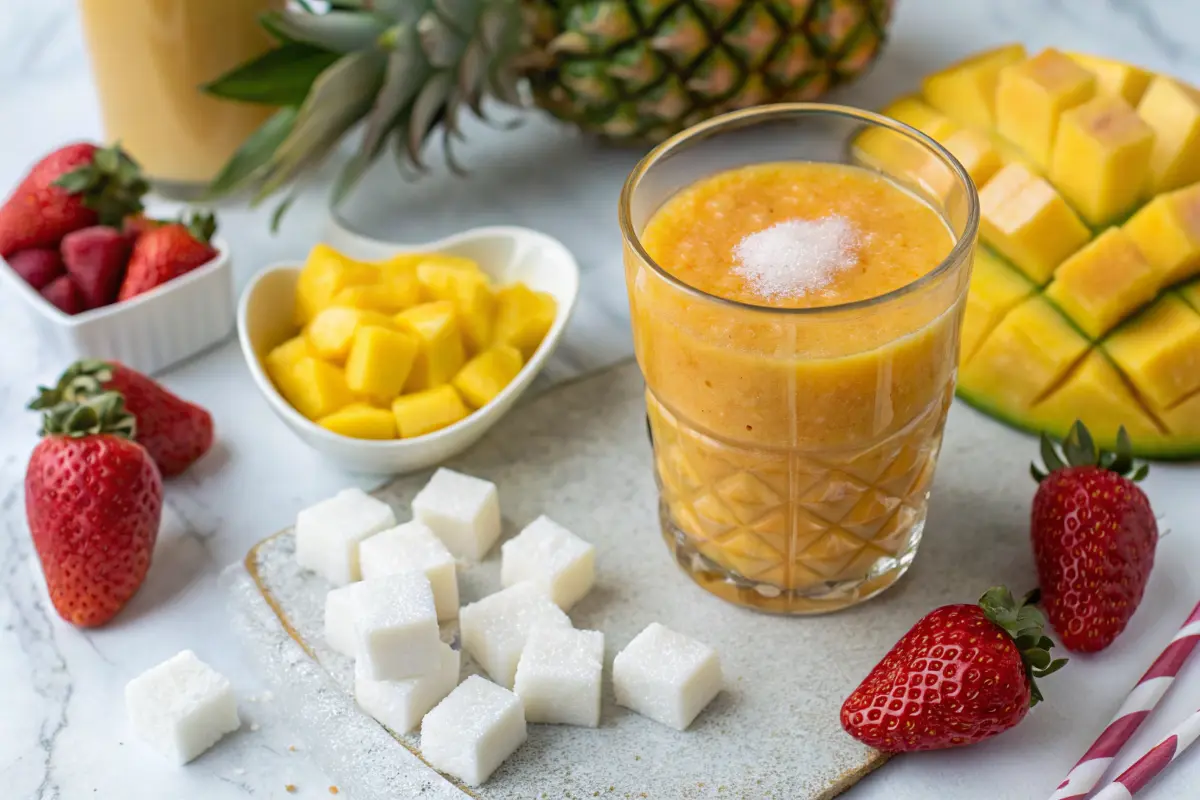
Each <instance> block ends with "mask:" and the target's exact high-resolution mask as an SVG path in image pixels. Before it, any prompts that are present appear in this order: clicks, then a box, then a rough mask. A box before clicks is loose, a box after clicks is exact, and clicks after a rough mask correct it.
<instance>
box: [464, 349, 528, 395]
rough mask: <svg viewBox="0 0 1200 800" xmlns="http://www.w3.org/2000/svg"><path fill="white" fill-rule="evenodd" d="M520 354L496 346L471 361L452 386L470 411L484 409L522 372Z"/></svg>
mask: <svg viewBox="0 0 1200 800" xmlns="http://www.w3.org/2000/svg"><path fill="white" fill-rule="evenodd" d="M522 363H523V361H522V359H521V352H520V351H519V350H517V349H516V348H515V347H511V346H509V345H506V344H498V345H496V346H495V347H492V348H490V349H488V350H484V351H483V352H482V353H480V354H479V355H477V356H475V357H474V358H472V359H471V360H470V361H468V362H467V363H466V364H464V365H463V368H462V369H460V370H459V371H458V374H457V375H455V376H454V380H452V381H451V383H452V384H453V385H454V388H455V389H458V393H459V394H461V395H462V396H463V399H464V400H466V401H467V405H469V406H470V407H471V408H483V407H484V406H485V405H487V404H488V403H490V402H492V400H494V399H495V397H496V395H498V394H500V392H502V391H503V390H504V387H505V386H508V384H510V383H512V379H513V378H515V377H517V373H518V372H520V371H521V364H522Z"/></svg>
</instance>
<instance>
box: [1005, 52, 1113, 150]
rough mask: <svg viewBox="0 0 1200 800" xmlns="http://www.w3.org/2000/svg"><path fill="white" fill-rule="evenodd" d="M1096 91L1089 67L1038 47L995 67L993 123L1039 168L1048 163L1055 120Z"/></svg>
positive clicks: (1056, 128)
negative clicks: (1029, 55) (1018, 60)
mask: <svg viewBox="0 0 1200 800" xmlns="http://www.w3.org/2000/svg"><path fill="white" fill-rule="evenodd" d="M1095 92H1096V79H1095V77H1093V75H1092V73H1090V72H1088V71H1087V70H1086V69H1084V68H1083V67H1081V66H1079V65H1078V64H1076V63H1075V62H1074V61H1072V60H1071V59H1069V58H1067V56H1065V55H1063V54H1062V53H1060V52H1059V51H1057V50H1055V49H1053V48H1050V49H1047V50H1043V51H1042V52H1041V53H1038V54H1037V55H1036V56H1034V57H1033V58H1031V59H1029V60H1028V61H1023V62H1021V63H1019V64H1011V65H1009V66H1006V67H1005V68H1004V69H1002V70H1001V71H1000V78H999V82H998V83H997V84H996V129H997V130H998V131H999V132H1000V135H1001V136H1003V137H1004V138H1006V139H1008V140H1009V141H1010V142H1012V143H1013V144H1015V145H1017V146H1018V147H1020V148H1021V150H1023V151H1024V152H1025V153H1026V154H1027V155H1028V156H1029V157H1030V159H1032V160H1033V162H1034V163H1035V164H1037V165H1038V166H1039V167H1041V168H1042V169H1045V168H1047V167H1048V166H1049V164H1050V154H1051V150H1052V148H1053V147H1054V137H1055V134H1056V133H1057V132H1058V120H1059V117H1060V116H1061V115H1062V113H1063V112H1064V111H1066V110H1067V109H1069V108H1074V107H1075V106H1077V105H1079V104H1080V103H1085V102H1087V101H1088V100H1090V99H1091V98H1092V95H1094V94H1095Z"/></svg>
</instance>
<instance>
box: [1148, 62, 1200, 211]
mask: <svg viewBox="0 0 1200 800" xmlns="http://www.w3.org/2000/svg"><path fill="white" fill-rule="evenodd" d="M1137 112H1138V116H1140V117H1141V118H1142V119H1144V120H1145V121H1146V124H1147V125H1149V126H1150V127H1151V128H1153V129H1154V152H1153V154H1152V155H1151V156H1150V180H1149V183H1148V184H1147V186H1146V188H1147V194H1161V193H1163V192H1169V191H1171V190H1172V189H1178V188H1179V187H1181V186H1187V185H1188V184H1189V183H1195V182H1196V181H1198V180H1200V92H1198V91H1196V90H1195V89H1193V88H1192V87H1190V86H1187V85H1185V84H1183V83H1180V82H1179V81H1175V80H1172V79H1171V78H1165V77H1163V76H1162V75H1159V76H1157V77H1156V78H1155V79H1154V80H1153V81H1151V82H1150V88H1149V89H1147V90H1146V93H1145V94H1144V95H1142V101H1141V102H1140V103H1138V107H1137Z"/></svg>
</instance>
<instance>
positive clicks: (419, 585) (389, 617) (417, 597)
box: [354, 571, 442, 681]
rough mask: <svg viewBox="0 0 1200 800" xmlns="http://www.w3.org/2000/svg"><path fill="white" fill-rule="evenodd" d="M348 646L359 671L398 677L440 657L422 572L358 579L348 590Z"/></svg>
mask: <svg viewBox="0 0 1200 800" xmlns="http://www.w3.org/2000/svg"><path fill="white" fill-rule="evenodd" d="M354 605H355V621H356V623H357V624H356V625H355V636H356V639H357V642H356V645H357V646H356V647H355V651H354V655H355V658H357V659H358V660H359V661H360V662H361V663H362V667H363V671H364V674H365V675H366V676H367V677H368V678H370V679H371V680H376V681H400V680H404V679H405V678H414V677H417V676H419V675H424V674H425V673H427V672H430V671H432V670H433V669H435V668H436V667H437V665H438V662H439V660H440V658H441V650H440V646H441V644H442V640H441V638H439V635H438V623H437V610H436V608H435V607H434V604H433V589H432V588H430V586H429V579H428V578H426V577H425V574H424V573H422V572H416V571H413V572H399V573H397V574H395V575H386V576H384V577H382V578H375V579H373V580H369V581H363V583H362V586H361V588H360V589H359V590H358V591H357V592H356V593H355V595H354Z"/></svg>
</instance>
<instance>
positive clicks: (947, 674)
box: [842, 586, 1066, 753]
mask: <svg viewBox="0 0 1200 800" xmlns="http://www.w3.org/2000/svg"><path fill="white" fill-rule="evenodd" d="M1031 599H1032V598H1027V599H1026V602H1025V603H1021V604H1018V603H1017V602H1016V601H1015V600H1014V599H1013V596H1012V593H1011V592H1009V591H1008V589H1006V588H1004V587H1002V586H999V587H995V588H992V589H989V590H988V591H987V592H986V593H985V594H984V595H983V597H982V598H980V600H979V604H978V605H966V604H961V605H951V606H942V607H941V608H937V609H934V610H933V611H931V612H930V613H929V614H927V615H926V616H925V617H923V618H922V619H921V620H920V621H919V622H918V623H917V624H916V625H914V626H913V628H912V630H910V631H909V632H908V633H906V634H904V636H903V637H901V639H900V641H899V642H897V643H896V645H895V646H894V647H893V648H892V649H891V650H890V651H889V652H888V654H887V655H886V656H884V658H883V660H882V661H880V662H879V664H878V665H876V667H875V668H874V669H873V670H871V673H870V674H869V675H867V677H866V680H864V681H863V682H862V683H861V684H860V685H859V687H858V688H857V689H855V690H854V692H853V693H852V694H851V695H850V696H849V697H848V698H847V699H846V702H845V703H843V704H842V727H843V728H845V729H846V732H847V733H849V734H850V735H851V736H853V737H854V738H855V739H858V740H859V741H860V742H862V743H864V744H866V745H867V746H869V747H874V748H875V749H877V750H882V751H884V752H886V753H903V752H909V751H914V750H940V749H943V748H947V747H960V746H963V745H968V744H974V743H975V742H979V741H982V740H983V739H987V738H988V737H990V736H995V735H996V734H997V733H1001V732H1003V731H1006V730H1008V729H1009V728H1011V727H1013V726H1014V725H1016V724H1017V723H1018V722H1020V721H1021V720H1022V719H1024V718H1025V715H1026V714H1027V713H1029V709H1030V708H1031V707H1032V706H1034V705H1036V704H1037V703H1038V702H1039V701H1040V700H1041V699H1042V695H1041V692H1040V691H1038V687H1037V684H1036V683H1035V681H1034V679H1035V678H1042V677H1045V676H1046V675H1049V674H1051V673H1052V672H1055V671H1057V670H1058V669H1060V668H1061V667H1062V666H1063V665H1064V664H1065V663H1066V660H1065V659H1059V660H1056V661H1052V660H1051V659H1050V648H1052V647H1053V646H1054V642H1052V641H1050V639H1049V638H1048V637H1046V636H1043V635H1042V628H1043V626H1044V625H1045V618H1043V617H1042V613H1041V612H1040V611H1038V609H1037V608H1036V607H1034V606H1032V605H1028V604H1027V603H1028V602H1029V601H1030V600H1031Z"/></svg>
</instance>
